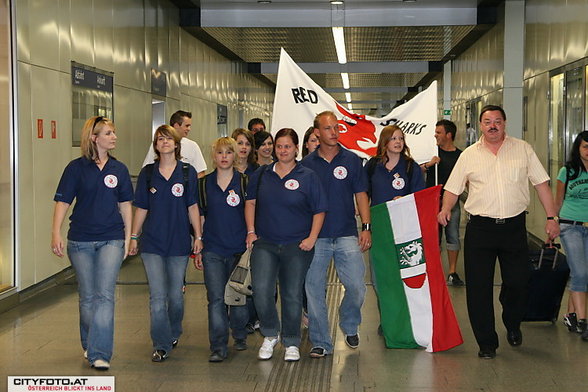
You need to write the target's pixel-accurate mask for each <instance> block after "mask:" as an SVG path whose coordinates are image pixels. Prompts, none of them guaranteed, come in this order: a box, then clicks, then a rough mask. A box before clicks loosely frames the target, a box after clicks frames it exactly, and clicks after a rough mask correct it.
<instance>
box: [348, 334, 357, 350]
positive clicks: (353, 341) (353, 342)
mask: <svg viewBox="0 0 588 392" xmlns="http://www.w3.org/2000/svg"><path fill="white" fill-rule="evenodd" d="M345 343H347V345H348V346H349V347H351V348H357V347H359V334H358V333H356V334H355V335H345Z"/></svg>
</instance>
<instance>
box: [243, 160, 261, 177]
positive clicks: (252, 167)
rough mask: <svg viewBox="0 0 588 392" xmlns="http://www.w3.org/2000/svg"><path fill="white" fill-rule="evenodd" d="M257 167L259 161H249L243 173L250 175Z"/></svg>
mask: <svg viewBox="0 0 588 392" xmlns="http://www.w3.org/2000/svg"><path fill="white" fill-rule="evenodd" d="M258 168H259V163H250V164H248V165H247V169H245V174H247V175H248V176H251V175H252V174H253V173H255V171H256V170H257V169H258Z"/></svg>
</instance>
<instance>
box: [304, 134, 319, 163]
mask: <svg viewBox="0 0 588 392" xmlns="http://www.w3.org/2000/svg"><path fill="white" fill-rule="evenodd" d="M318 146H319V138H318V136H316V134H315V133H314V127H310V128H308V129H307V130H306V132H304V138H303V139H302V158H304V157H305V156H307V155H308V154H310V153H311V152H314V150H316V149H317V147H318Z"/></svg>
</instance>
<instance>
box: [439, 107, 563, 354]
mask: <svg viewBox="0 0 588 392" xmlns="http://www.w3.org/2000/svg"><path fill="white" fill-rule="evenodd" d="M505 128H506V114H505V112H504V110H503V109H502V108H501V107H500V106H494V105H488V106H485V107H484V108H483V109H482V111H481V114H480V130H481V132H482V137H481V138H480V140H479V141H478V142H476V143H475V144H473V145H472V146H470V147H469V148H467V149H466V150H465V151H464V152H463V153H462V154H461V155H460V157H459V159H458V161H457V163H456V164H455V167H454V168H453V170H452V172H451V175H450V176H449V179H448V181H447V184H445V188H444V189H445V192H444V194H443V205H442V208H441V212H439V215H438V221H439V223H441V224H442V225H447V222H448V221H449V220H450V219H451V208H452V207H453V206H454V204H455V203H456V202H457V199H458V196H459V195H460V194H461V193H462V192H463V191H464V189H465V186H466V184H468V188H469V191H468V199H467V201H466V203H465V205H464V209H465V210H466V211H467V212H468V213H469V214H470V218H469V222H468V224H467V227H466V233H465V239H464V262H465V275H466V281H467V282H468V284H467V286H466V293H467V306H468V314H469V318H470V323H471V325H472V329H473V331H474V335H475V337H476V341H477V342H478V345H479V346H480V351H479V352H478V356H479V357H480V358H486V359H490V358H494V357H495V356H496V349H497V348H498V335H497V334H496V330H495V323H494V306H493V282H494V269H495V264H496V258H498V261H499V263H500V270H501V275H502V287H501V290H500V303H501V304H502V320H503V322H504V325H505V326H506V330H507V340H508V342H509V344H510V345H511V346H519V345H520V344H522V342H523V335H522V332H521V330H520V324H521V321H522V319H523V316H524V313H525V306H526V301H527V286H528V282H529V278H530V272H529V266H528V257H529V256H528V248H527V230H526V227H525V214H526V211H525V210H526V209H527V207H528V205H529V200H530V199H529V181H530V182H531V184H533V186H534V187H535V189H536V191H537V195H538V196H539V200H540V201H541V204H542V205H543V208H544V209H545V212H546V213H547V221H546V224H545V232H546V233H547V236H548V238H549V239H554V238H555V237H557V236H558V235H559V225H558V224H557V217H556V216H555V214H556V209H555V205H554V202H553V197H552V194H551V189H550V187H549V176H548V175H547V173H546V171H545V169H544V168H543V166H542V165H541V162H539V159H538V158H537V155H536V154H535V152H534V151H533V149H532V147H531V146H530V145H529V144H528V143H527V142H525V141H523V140H520V139H516V138H513V137H510V136H508V135H507V134H506V132H505Z"/></svg>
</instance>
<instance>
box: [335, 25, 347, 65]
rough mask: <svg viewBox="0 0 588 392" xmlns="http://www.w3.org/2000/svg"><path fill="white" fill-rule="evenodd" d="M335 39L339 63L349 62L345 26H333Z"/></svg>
mask: <svg viewBox="0 0 588 392" xmlns="http://www.w3.org/2000/svg"><path fill="white" fill-rule="evenodd" d="M333 39H334V40H335V49H336V50H337V60H338V61H339V64H347V53H345V35H344V34H343V27H333Z"/></svg>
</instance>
